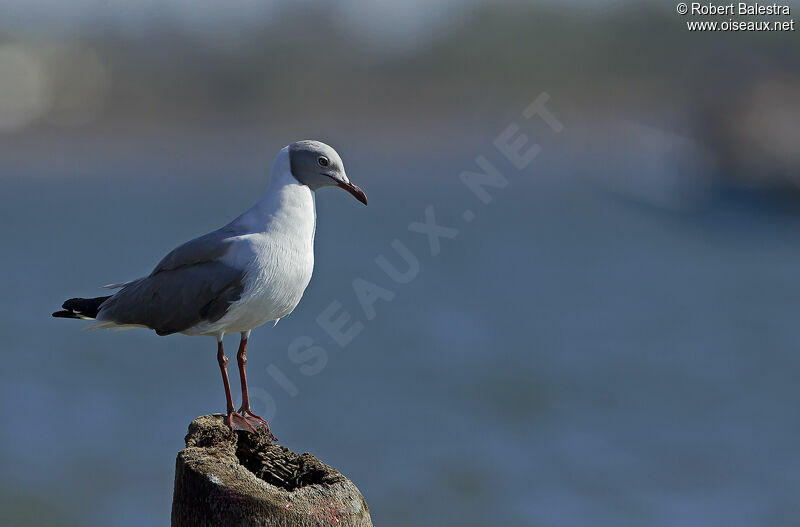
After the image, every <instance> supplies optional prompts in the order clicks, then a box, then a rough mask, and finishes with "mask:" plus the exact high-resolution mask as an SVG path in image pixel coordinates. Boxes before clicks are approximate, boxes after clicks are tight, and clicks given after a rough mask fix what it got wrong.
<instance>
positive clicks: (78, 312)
mask: <svg viewBox="0 0 800 527" xmlns="http://www.w3.org/2000/svg"><path fill="white" fill-rule="evenodd" d="M109 298H111V296H110V295H109V296H98V297H97V298H70V299H69V300H67V301H66V302H64V305H62V306H61V307H62V308H64V311H56V312H55V313H53V316H54V317H56V318H82V319H89V320H91V319H94V318H96V317H97V312H98V311H99V310H100V305H101V304H102V303H103V302H105V301H106V300H108V299H109Z"/></svg>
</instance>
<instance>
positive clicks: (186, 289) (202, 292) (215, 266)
mask: <svg viewBox="0 0 800 527" xmlns="http://www.w3.org/2000/svg"><path fill="white" fill-rule="evenodd" d="M243 279H244V270H242V269H236V268H234V267H230V266H228V265H225V264H223V263H221V262H218V261H212V262H203V263H198V264H195V265H188V266H182V267H178V268H176V269H169V270H163V271H160V272H158V273H156V274H152V275H150V276H147V277H145V278H140V279H139V280H134V281H133V282H131V283H129V284H128V285H126V286H125V287H123V288H122V289H121V290H120V291H119V292H117V293H116V294H115V295H114V296H112V297H111V298H109V299H108V300H106V301H105V302H104V303H103V304H102V306H101V308H100V313H99V315H98V317H97V318H98V320H102V321H107V322H113V323H115V324H118V325H137V326H145V327H148V328H151V329H154V330H156V332H158V334H160V335H168V334H170V333H177V332H181V331H185V330H187V329H189V328H191V327H193V326H195V325H197V324H199V323H201V322H216V321H217V320H219V319H220V318H222V317H223V316H224V315H225V313H226V312H227V310H228V308H229V307H230V305H231V303H233V302H235V301H237V300H239V298H240V297H241V295H242V291H243V289H244V284H243Z"/></svg>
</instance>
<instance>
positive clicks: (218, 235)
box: [150, 227, 236, 276]
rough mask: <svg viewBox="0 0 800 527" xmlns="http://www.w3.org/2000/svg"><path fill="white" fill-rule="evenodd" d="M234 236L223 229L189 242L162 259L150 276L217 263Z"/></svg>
mask: <svg viewBox="0 0 800 527" xmlns="http://www.w3.org/2000/svg"><path fill="white" fill-rule="evenodd" d="M234 236H236V234H235V233H234V232H233V231H232V230H230V229H229V228H226V227H223V228H222V229H220V230H217V231H214V232H209V233H208V234H205V235H203V236H200V237H198V238H195V239H193V240H189V241H188V242H186V243H184V244H183V245H179V246H178V247H176V248H175V249H173V250H172V251H170V252H169V254H167V255H166V256H165V257H164V258H162V259H161V261H160V262H158V265H156V268H155V269H153V272H152V273H150V276H154V275H157V274H158V273H161V272H163V271H171V270H175V269H179V268H181V267H187V266H191V265H197V264H201V263H206V262H214V261H218V260H219V259H220V258H222V257H223V256H224V255H225V253H226V252H228V249H230V245H231V243H232V242H233V239H234V238H233V237H234Z"/></svg>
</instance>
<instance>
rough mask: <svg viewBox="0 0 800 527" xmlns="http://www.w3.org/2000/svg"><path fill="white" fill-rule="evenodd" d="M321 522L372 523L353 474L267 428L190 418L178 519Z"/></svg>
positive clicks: (223, 523)
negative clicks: (285, 443) (274, 437)
mask: <svg viewBox="0 0 800 527" xmlns="http://www.w3.org/2000/svg"><path fill="white" fill-rule="evenodd" d="M323 525H324V526H326V527H331V526H334V525H339V526H341V525H347V526H354V527H372V520H371V519H370V516H369V507H368V506H367V502H366V501H364V497H363V496H362V495H361V493H360V492H359V491H358V489H357V488H356V486H355V485H354V484H353V482H352V481H350V480H349V479H347V478H346V477H344V476H343V475H342V474H341V473H340V472H339V471H338V470H336V469H334V468H331V467H329V466H328V465H325V464H324V463H322V462H321V461H320V460H318V459H317V458H315V457H314V456H312V455H311V454H303V455H297V454H295V453H294V452H292V451H291V450H289V449H288V448H286V447H282V446H279V445H276V444H274V443H272V442H271V441H270V440H269V438H268V436H267V433H266V432H265V431H263V430H262V429H259V432H258V433H256V434H253V433H250V432H239V431H237V432H233V431H231V430H230V428H228V426H227V425H226V424H225V422H224V417H223V416H221V415H204V416H202V417H198V418H197V419H195V420H194V421H192V423H191V424H190V425H189V433H188V434H187V435H186V448H185V449H184V450H181V451H180V452H179V453H178V459H177V462H176V466H175V490H174V494H173V497H172V526H173V527H203V526H208V527H234V526H236V527H240V526H248V527H250V526H253V527H255V526H259V527H273V526H274V527H279V526H280V527H289V526H292V527H297V526H303V527H316V526H323Z"/></svg>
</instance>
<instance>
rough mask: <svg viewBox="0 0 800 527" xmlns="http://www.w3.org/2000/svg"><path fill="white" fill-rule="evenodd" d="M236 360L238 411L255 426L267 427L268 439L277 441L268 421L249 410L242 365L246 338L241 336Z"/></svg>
mask: <svg viewBox="0 0 800 527" xmlns="http://www.w3.org/2000/svg"><path fill="white" fill-rule="evenodd" d="M236 361H237V362H238V363H239V380H240V381H241V383H242V407H241V408H239V413H240V414H242V415H244V416H245V417H247V418H248V419H251V420H253V421H255V422H256V426H259V425H264V426H266V427H267V433H268V434H269V437H270V439H272V440H273V441H277V439H276V437H275V436H274V435H272V432H270V430H269V423H268V422H267V421H266V419H262V418H261V417H259V416H257V415H256V414H254V413H253V411H252V410H250V396H249V395H248V393H247V374H246V373H245V370H244V367H245V365H246V364H247V339H246V338H245V337H242V340H241V342H239V352H238V353H237V354H236Z"/></svg>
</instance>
